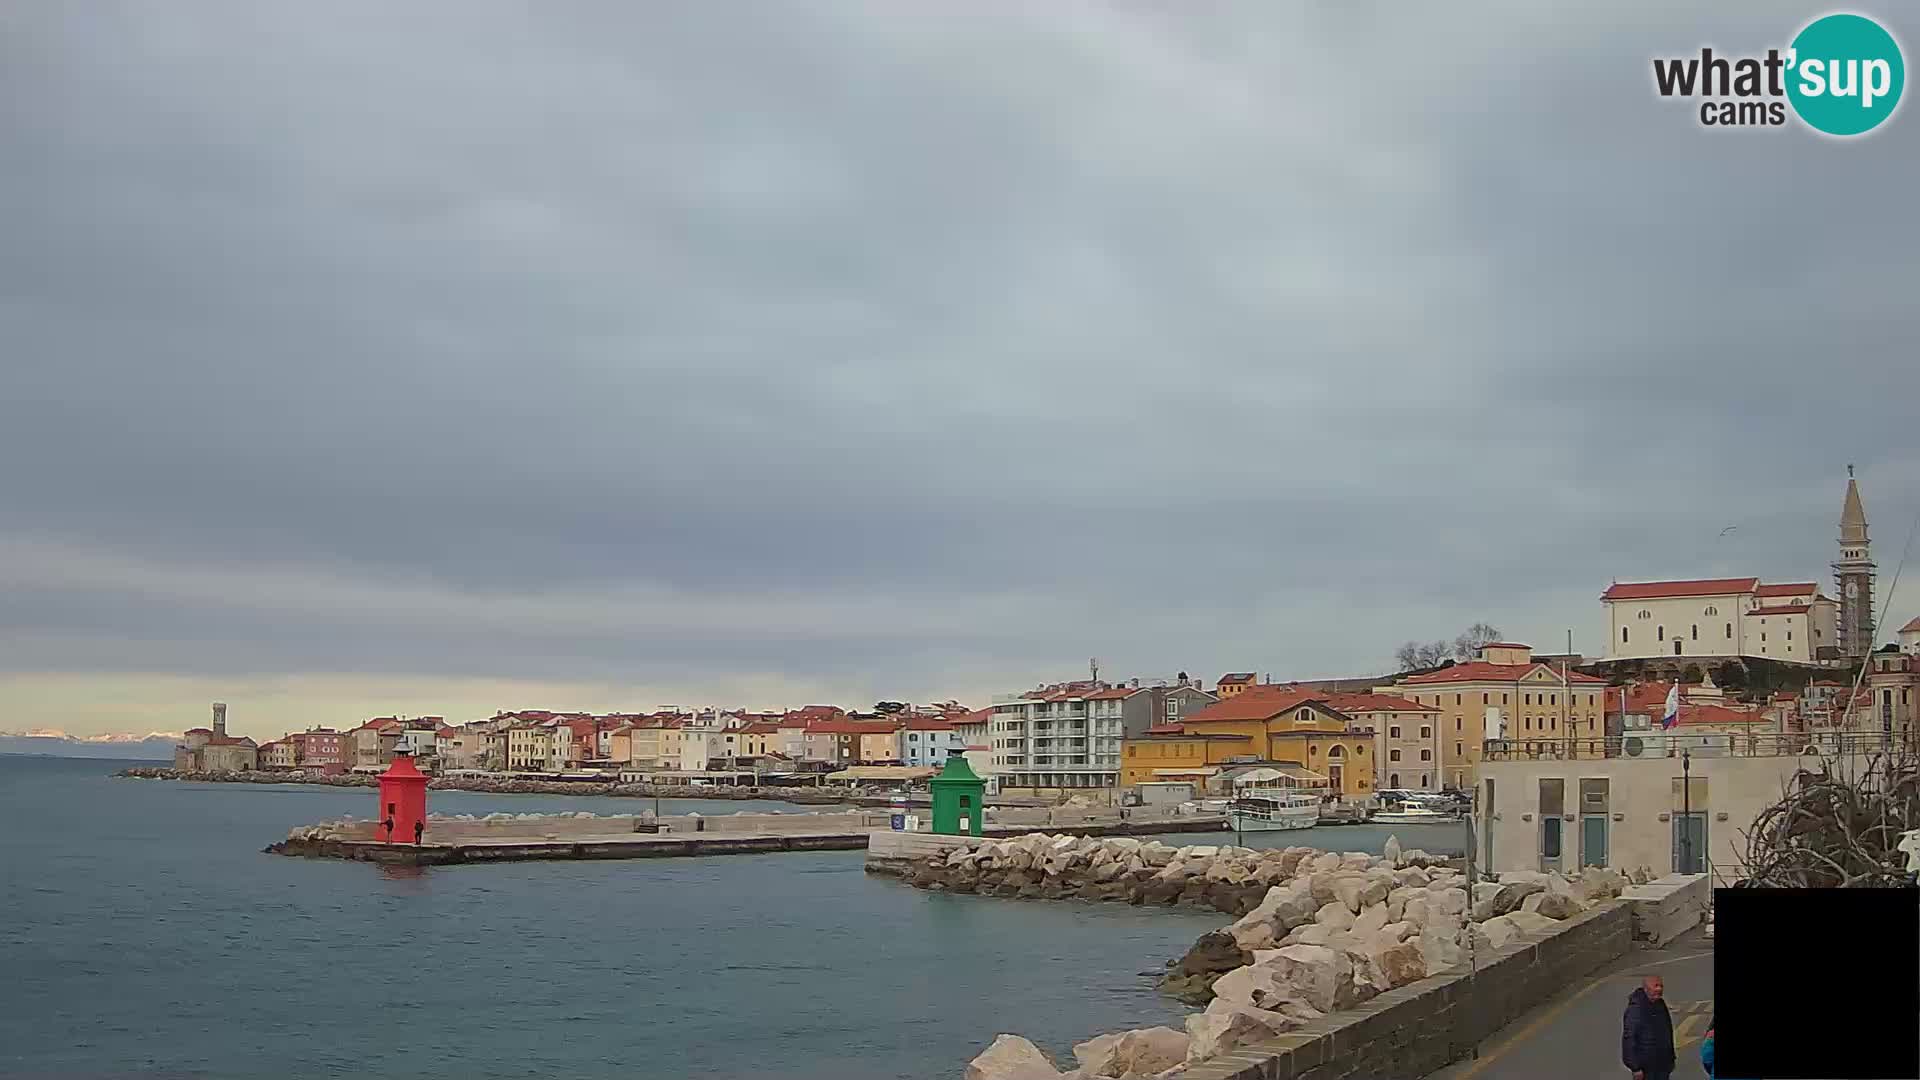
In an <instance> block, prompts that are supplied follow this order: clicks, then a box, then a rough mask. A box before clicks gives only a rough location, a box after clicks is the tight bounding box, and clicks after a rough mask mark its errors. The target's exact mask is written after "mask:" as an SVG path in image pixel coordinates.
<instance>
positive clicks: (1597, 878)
mask: <svg viewBox="0 0 1920 1080" xmlns="http://www.w3.org/2000/svg"><path fill="white" fill-rule="evenodd" d="M1027 839H1028V838H1024V837H1023V838H1021V840H1022V841H1025V840H1027ZM1045 839H1047V840H1048V842H1047V843H1046V844H1044V845H1042V846H1043V847H1044V849H1045V851H1046V852H1047V858H1048V859H1049V860H1055V861H1048V862H1043V863H1042V864H1041V866H1040V870H1041V872H1042V874H1043V880H1044V875H1046V874H1058V873H1061V872H1062V871H1063V870H1064V871H1066V872H1071V871H1072V869H1073V868H1074V867H1076V866H1079V865H1080V862H1079V860H1077V859H1073V860H1065V865H1064V867H1061V866H1060V861H1059V860H1061V859H1062V857H1064V856H1065V855H1066V854H1067V853H1068V852H1070V851H1074V850H1077V849H1076V848H1072V847H1068V846H1056V845H1058V839H1057V838H1045ZM1102 843H1113V841H1104V842H1102ZM1144 846H1145V845H1142V847H1144ZM1396 847H1397V845H1390V847H1389V852H1390V853H1391V854H1392V857H1388V858H1383V857H1379V856H1371V855H1365V854H1361V853H1345V854H1341V853H1337V852H1321V851H1315V850H1313V849H1310V848H1287V849H1285V850H1284V851H1265V852H1257V853H1254V856H1255V857H1254V858H1253V859H1252V862H1254V863H1255V864H1256V867H1255V869H1254V870H1253V871H1252V872H1253V873H1254V874H1255V875H1256V877H1258V878H1260V879H1261V880H1262V884H1260V886H1259V888H1260V890H1261V895H1260V899H1259V900H1258V901H1257V902H1255V903H1254V905H1253V906H1252V907H1251V908H1250V909H1249V910H1247V911H1246V912H1244V913H1243V914H1242V915H1241V917H1240V918H1239V920H1238V921H1236V922H1234V923H1233V924H1232V925H1231V926H1229V927H1227V928H1226V929H1224V930H1219V931H1215V932H1213V933H1210V934H1206V935H1204V936H1202V937H1201V938H1200V940H1199V941H1197V942H1195V943H1194V946H1193V948H1192V949H1190V950H1188V952H1187V955H1186V956H1184V957H1182V958H1181V959H1179V960H1177V961H1174V962H1172V963H1171V964H1170V965H1169V970H1168V972H1167V974H1166V975H1165V977H1164V978H1163V980H1162V986H1163V987H1164V988H1165V989H1167V990H1168V991H1169V992H1171V993H1173V994H1175V995H1176V996H1178V997H1180V998H1181V999H1182V1000H1184V1001H1187V1002H1189V1003H1191V1004H1196V1005H1205V1006H1206V1009H1205V1011H1204V1012H1200V1013H1197V1014H1194V1015H1192V1016H1189V1017H1188V1018H1187V1022H1186V1031H1185V1033H1184V1034H1182V1033H1180V1032H1176V1031H1173V1030H1172V1029H1169V1028H1149V1029H1147V1030H1145V1031H1137V1032H1125V1033H1122V1034H1118V1035H1102V1036H1100V1037H1099V1038H1097V1039H1093V1040H1090V1041H1089V1042H1086V1043H1082V1044H1080V1046H1078V1047H1076V1048H1075V1050H1074V1054H1075V1056H1076V1057H1077V1058H1079V1059H1080V1064H1079V1067H1078V1068H1076V1069H1075V1070H1073V1071H1072V1072H1069V1073H1065V1074H1062V1073H1061V1072H1060V1071H1059V1070H1058V1069H1056V1068H1055V1067H1054V1066H1053V1063H1052V1062H1051V1061H1048V1060H1047V1058H1046V1056H1045V1055H1044V1054H1042V1053H1041V1052H1040V1051H1039V1050H1038V1049H1037V1048H1035V1047H1034V1046H1033V1044H1032V1043H1029V1042H1027V1041H1026V1040H1025V1039H1020V1038H1018V1037H1016V1036H1011V1035H1002V1036H1000V1038H998V1039H996V1040H995V1041H994V1044H993V1046H991V1047H989V1048H988V1050H987V1052H986V1053H983V1054H982V1055H980V1057H978V1058H975V1059H974V1061H973V1063H972V1064H970V1065H969V1066H968V1068H967V1077H968V1080H1054V1078H1057V1077H1062V1076H1063V1075H1064V1076H1067V1077H1074V1078H1087V1080H1091V1078H1095V1077H1174V1076H1178V1075H1179V1074H1180V1073H1181V1072H1182V1071H1183V1070H1185V1069H1186V1068H1187V1067H1188V1066H1189V1065H1192V1064H1194V1063H1197V1062H1201V1061H1205V1060H1207V1059H1209V1058H1212V1057H1215V1056H1217V1055H1219V1054H1223V1053H1226V1052H1227V1051H1229V1050H1232V1049H1234V1048H1235V1047H1237V1046H1240V1045H1243V1044H1245V1043H1249V1042H1257V1041H1259V1040H1261V1039H1266V1038H1270V1037H1272V1036H1274V1035H1277V1034H1280V1033H1283V1032H1286V1031H1288V1030H1291V1029H1293V1028H1296V1027H1298V1026H1300V1025H1301V1024H1303V1023H1306V1022H1308V1021H1311V1020H1315V1019H1318V1018H1320V1017H1322V1016H1325V1015H1327V1014H1328V1013H1332V1012H1335V1011H1337V1010H1341V1009H1346V1008H1351V1007H1352V1006H1354V1005H1357V1004H1359V1003H1361V1002H1363V1001H1366V1000H1367V999H1368V998H1371V997H1373V996H1374V995H1376V994H1379V993H1382V992H1384V991H1386V990H1390V989H1393V988H1395V987H1399V986H1405V985H1407V984H1408V983H1412V982H1416V981H1418V980H1420V979H1424V978H1426V977H1427V976H1429V975H1436V974H1439V973H1441V972H1443V971H1447V970H1449V969H1451V968H1454V967H1456V966H1458V965H1460V964H1463V963H1465V961H1466V958H1467V950H1468V949H1469V948H1472V949H1474V950H1475V951H1476V952H1477V953H1479V954H1481V955H1487V954H1490V953H1491V952H1492V951H1493V950H1495V949H1498V948H1500V947H1502V946H1504V945H1507V944H1509V943H1510V942H1512V941H1513V940H1514V939H1515V938H1517V937H1519V936H1520V935H1521V934H1524V933H1529V932H1534V931H1538V930H1543V929H1546V928H1549V927H1552V926H1554V925H1555V924H1556V923H1557V922H1558V921H1559V920H1562V919H1566V918H1570V917H1572V916H1573V915H1575V914H1578V913H1580V912H1582V911H1585V910H1586V909H1587V908H1588V907H1589V906H1591V905H1592V904H1594V903H1597V902H1600V901H1603V900H1607V899H1611V898H1613V897H1617V896H1619V895H1620V893H1621V892H1622V891H1623V890H1624V889H1625V888H1627V886H1628V884H1629V881H1628V878H1627V876H1626V875H1624V874H1621V873H1619V872H1618V871H1611V870H1599V869H1594V868H1589V869H1587V870H1585V871H1584V872H1582V873H1581V874H1580V875H1578V876H1576V877H1566V876H1563V875H1560V874H1534V873H1507V874H1503V875H1501V876H1500V880H1498V881H1485V882H1477V883H1475V884H1474V885H1473V886H1472V887H1471V888H1470V889H1469V888H1468V887H1467V883H1466V880H1465V878H1464V876H1463V875H1462V874H1461V873H1460V872H1459V871H1457V870H1454V869H1452V868H1450V867H1447V866H1444V865H1439V864H1438V863H1437V861H1436V860H1433V859H1430V858H1427V857H1425V856H1423V855H1422V854H1421V853H1419V852H1407V853H1398V852H1395V851H1394V850H1393V849H1394V848H1396ZM1002 848H1003V853H998V852H997V853H995V854H993V855H990V856H989V858H990V859H991V860H993V862H994V865H990V866H988V867H986V868H985V869H983V870H978V871H976V874H975V876H976V879H977V878H978V877H979V876H981V875H983V874H987V873H993V872H997V871H998V860H1000V859H1001V858H1007V859H1009V860H1011V861H1016V862H1017V861H1018V859H1017V858H1016V854H1017V853H1020V852H1028V851H1029V846H1028V845H1027V844H1025V843H1014V844H1012V845H1011V850H1006V845H1003V846H1002ZM1241 850H1244V849H1208V848H1198V849H1194V848H1188V849H1180V850H1178V851H1175V852H1174V853H1173V857H1172V858H1170V859H1168V860H1166V861H1165V862H1163V863H1161V864H1159V866H1160V869H1157V870H1155V871H1154V872H1153V873H1152V874H1150V875H1149V879H1153V878H1156V877H1157V876H1158V874H1159V873H1160V872H1161V870H1164V869H1165V868H1166V867H1169V866H1184V865H1186V864H1188V863H1190V862H1204V863H1205V864H1206V869H1205V870H1203V871H1202V872H1201V873H1200V875H1199V879H1200V880H1203V881H1207V880H1224V872H1223V876H1222V877H1221V878H1219V879H1210V878H1209V877H1208V875H1211V874H1213V873H1214V870H1213V867H1214V866H1215V865H1216V864H1219V863H1221V862H1223V861H1224V862H1225V864H1226V865H1227V866H1229V867H1244V866H1245V863H1246V862H1247V858H1246V856H1244V855H1241V854H1239V851H1241ZM1195 851H1204V852H1206V853H1207V854H1204V855H1194V854H1191V853H1192V852H1195ZM1138 855H1139V852H1138V850H1130V851H1129V858H1128V859H1126V860H1122V861H1121V865H1122V866H1128V865H1130V863H1131V859H1132V858H1133V857H1134V856H1138ZM1153 855H1154V857H1155V858H1158V857H1159V853H1157V852H1155V853H1153ZM1095 857H1096V858H1099V856H1095ZM1140 861H1141V862H1142V864H1143V865H1151V864H1148V863H1147V861H1146V860H1145V859H1144V858H1142V859H1141V860H1140ZM1112 862H1113V859H1112V857H1111V856H1108V857H1106V858H1105V860H1104V861H1102V862H1100V863H1099V865H1100V866H1102V867H1104V866H1106V865H1111V864H1112ZM955 865H959V863H958V862H956V863H955ZM974 865H975V866H978V865H979V864H978V863H977V862H976V863H975V864H974ZM1091 866H1092V864H1091V862H1089V872H1091V873H1095V874H1096V876H1097V874H1098V873H1099V872H1096V871H1092V870H1091ZM1033 870H1034V867H1033V866H1032V865H1031V864H1030V865H1028V866H1027V867H1025V868H1023V869H1022V870H1019V871H1015V872H1023V873H1027V874H1029V875H1030V874H1031V873H1032V871H1033ZM1238 872H1240V871H1238V870H1236V871H1235V873H1238ZM1133 873H1134V871H1132V870H1126V871H1123V872H1122V877H1123V878H1124V877H1127V876H1130V875H1132V874H1133ZM1273 876H1277V880H1271V881H1268V880H1266V879H1267V878H1268V877H1273ZM1114 880H1118V879H1114ZM1182 880H1183V881H1184V880H1192V879H1191V878H1183V879H1182ZM1094 884H1102V883H1100V882H1094ZM1003 885H1004V883H1001V884H996V885H994V886H993V888H994V889H995V890H996V891H998V890H999V889H1001V888H1002V887H1003ZM949 887H951V886H949ZM976 887H977V886H976ZM1029 887H1031V886H1029V885H1021V886H1020V888H1021V889H1026V888H1029ZM1231 887H1232V888H1234V889H1242V888H1245V887H1246V886H1245V884H1244V883H1235V884H1233V885H1232V886H1231ZM1184 888H1185V886H1184V885H1182V889H1183V890H1184ZM1211 888H1212V886H1211V885H1208V886H1207V887H1206V891H1207V892H1210V890H1211ZM1235 895H1238V894H1237V893H1236V894H1235ZM1176 1039H1178V1040H1183V1041H1182V1042H1181V1043H1180V1047H1181V1049H1182V1050H1183V1051H1184V1052H1183V1053H1181V1054H1179V1055H1178V1056H1177V1059H1176V1058H1175V1055H1174V1054H1173V1050H1174V1048H1175V1043H1176ZM1123 1047H1124V1048H1127V1051H1128V1052H1125V1053H1123V1052H1122V1048H1123ZM1147 1048H1151V1049H1150V1050H1149V1049H1147Z"/></svg>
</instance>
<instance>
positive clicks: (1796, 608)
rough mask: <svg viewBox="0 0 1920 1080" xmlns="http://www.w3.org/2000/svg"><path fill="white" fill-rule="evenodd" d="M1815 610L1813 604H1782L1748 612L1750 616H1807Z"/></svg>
mask: <svg viewBox="0 0 1920 1080" xmlns="http://www.w3.org/2000/svg"><path fill="white" fill-rule="evenodd" d="M1812 610H1813V605H1811V604H1780V605H1777V606H1775V607H1757V608H1754V609H1753V610H1752V611H1749V612H1747V614H1749V615H1805V614H1806V613H1807V612H1809V611H1812Z"/></svg>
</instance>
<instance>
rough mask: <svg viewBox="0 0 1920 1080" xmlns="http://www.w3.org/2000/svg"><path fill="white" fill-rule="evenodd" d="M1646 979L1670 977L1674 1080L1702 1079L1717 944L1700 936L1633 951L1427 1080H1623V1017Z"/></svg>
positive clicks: (1669, 1007)
mask: <svg viewBox="0 0 1920 1080" xmlns="http://www.w3.org/2000/svg"><path fill="white" fill-rule="evenodd" d="M1642 975H1659V976H1661V977H1662V978H1663V979H1665V980H1666V984H1667V986H1666V998H1667V1008H1668V1009H1669V1010H1670V1011H1671V1012H1672V1013H1673V1041H1674V1044H1675V1048H1676V1050H1677V1057H1678V1059H1679V1060H1678V1064H1677V1065H1676V1066H1675V1068H1674V1070H1673V1075H1674V1078H1675V1080H1697V1078H1699V1077H1703V1076H1705V1075H1706V1074H1705V1072H1704V1071H1702V1070H1701V1068H1700V1039H1701V1037H1702V1036H1704V1035H1705V1034H1706V1032H1707V1023H1708V1021H1709V1020H1711V1019H1712V1017H1713V942H1712V941H1709V940H1707V939H1705V938H1703V937H1702V936H1700V934H1699V932H1698V931H1695V932H1693V933H1689V934H1686V935H1684V936H1682V937H1681V938H1679V939H1678V940H1676V941H1674V942H1673V943H1671V944H1669V945H1668V946H1667V947H1666V948H1664V949H1636V950H1635V951H1633V952H1630V953H1628V954H1627V955H1626V956H1624V957H1622V958H1621V959H1620V960H1619V961H1618V962H1617V963H1615V964H1613V965H1610V966H1609V967H1606V968H1603V969H1601V970H1600V971H1598V972H1596V973H1595V974H1594V975H1592V976H1590V977H1588V978H1587V979H1585V980H1583V981H1582V982H1580V983H1578V984H1576V985H1573V986H1569V987H1568V988H1566V989H1565V990H1562V991H1561V992H1560V993H1559V994H1557V995H1555V996H1554V997H1552V998H1549V999H1548V1000H1547V1001H1546V1002H1545V1003H1544V1004H1542V1005H1541V1006H1540V1007H1539V1008H1536V1009H1534V1010H1533V1011H1532V1012H1529V1013H1528V1014H1527V1015H1525V1016H1523V1017H1521V1018H1520V1019H1519V1020H1516V1021H1514V1022H1513V1023H1511V1024H1509V1025H1507V1026H1506V1027H1504V1028H1502V1029H1501V1030H1500V1031H1499V1032H1497V1033H1496V1034H1495V1035H1494V1036H1493V1038H1491V1039H1489V1040H1487V1042H1486V1043H1485V1045H1483V1046H1481V1047H1480V1056H1479V1057H1478V1058H1470V1059H1468V1060H1466V1061H1457V1062H1455V1063H1453V1064H1452V1065H1449V1066H1447V1067H1446V1068H1444V1069H1442V1070H1440V1071H1439V1072H1436V1073H1432V1074H1431V1075H1430V1077H1429V1080H1469V1078H1471V1080H1540V1078H1542V1077H1556V1078H1560V1080H1626V1077H1627V1075H1628V1074H1627V1071H1626V1069H1625V1068H1624V1067H1622V1066H1621V1064H1620V1014H1621V1013H1622V1012H1624V1011H1625V1010H1626V1007H1627V995H1628V994H1631V993H1632V992H1633V989H1634V987H1636V986H1638V985H1640V978H1641V976H1642Z"/></svg>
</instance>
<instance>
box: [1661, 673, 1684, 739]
mask: <svg viewBox="0 0 1920 1080" xmlns="http://www.w3.org/2000/svg"><path fill="white" fill-rule="evenodd" d="M1679 722H1680V680H1679V679H1675V680H1673V686H1672V687H1671V688H1670V689H1668V690H1667V707H1666V709H1665V710H1664V711H1662V712H1661V714H1660V730H1662V731H1670V730H1672V728H1673V725H1675V724H1677V723H1679Z"/></svg>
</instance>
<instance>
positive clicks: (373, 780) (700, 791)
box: [114, 765, 883, 806]
mask: <svg viewBox="0 0 1920 1080" xmlns="http://www.w3.org/2000/svg"><path fill="white" fill-rule="evenodd" d="M114 775H116V776H124V777H131V778H134V779H139V780H193V781H197V782H200V783H215V784H320V785H323V786H325V787H374V786H376V785H377V784H378V783H379V782H380V778H379V777H377V776H369V775H367V774H365V773H337V774H334V775H331V776H329V775H327V774H325V773H318V772H307V771H305V770H300V769H296V770H293V771H291V772H287V771H272V772H268V771H255V772H191V771H188V770H185V769H167V768H157V767H151V766H144V765H143V766H138V767H135V768H130V769H121V770H120V771H119V772H118V773H115V774H114ZM427 787H428V788H430V789H432V790H434V791H478V792H483V793H486V794H491V795H607V796H613V797H616V798H620V797H627V798H636V799H652V798H661V799H712V800H716V801H718V800H725V799H739V800H743V801H746V800H755V799H763V800H777V801H779V802H790V803H798V804H800V805H803V806H833V805H839V804H842V803H847V802H851V801H853V800H854V799H860V798H873V797H876V796H878V795H880V794H883V792H882V791H881V790H880V789H879V788H867V787H843V786H835V785H829V786H823V787H804V788H800V787H734V786H726V787H719V786H715V787H694V786H692V785H690V784H618V783H593V782H585V781H575V780H509V779H504V778H494V777H481V776H459V777H446V776H436V777H434V778H433V779H432V780H431V781H429V782H428V784H427Z"/></svg>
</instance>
